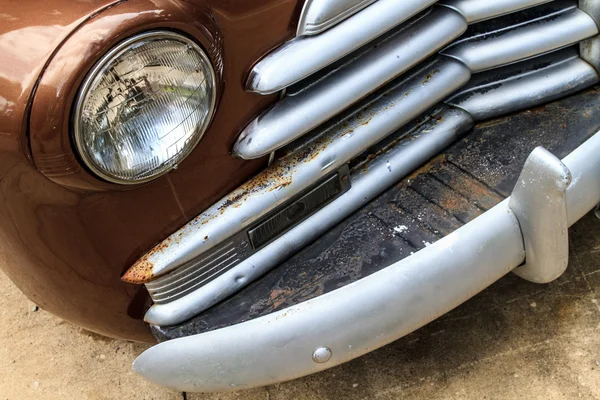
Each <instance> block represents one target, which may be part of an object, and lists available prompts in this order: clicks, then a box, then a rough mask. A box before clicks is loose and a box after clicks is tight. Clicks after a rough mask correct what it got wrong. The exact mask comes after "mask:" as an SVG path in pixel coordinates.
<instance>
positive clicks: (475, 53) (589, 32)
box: [442, 7, 598, 72]
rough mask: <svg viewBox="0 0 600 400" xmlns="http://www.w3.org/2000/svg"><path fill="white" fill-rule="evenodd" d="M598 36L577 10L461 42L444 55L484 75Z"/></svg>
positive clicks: (571, 9) (590, 22)
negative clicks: (491, 70) (486, 72)
mask: <svg viewBox="0 0 600 400" xmlns="http://www.w3.org/2000/svg"><path fill="white" fill-rule="evenodd" d="M597 34H598V27H597V26H596V23H595V22H594V20H593V19H592V18H591V17H590V16H589V15H588V14H586V13H585V12H583V11H581V10H579V9H578V8H577V7H573V8H570V9H566V10H563V11H560V12H558V13H555V14H552V15H549V16H546V17H544V18H541V19H539V20H534V21H529V22H527V23H525V24H522V25H519V26H516V27H510V28H505V29H501V30H499V31H495V32H490V33H486V34H484V35H482V36H477V37H474V38H470V39H466V40H464V41H459V42H457V43H455V44H453V45H452V46H450V47H449V48H447V49H445V50H444V51H442V54H444V55H446V56H449V57H454V58H456V59H458V60H461V61H462V62H464V63H465V64H466V65H468V66H469V68H470V69H471V71H473V72H481V71H485V70H488V69H491V68H496V67H498V66H501V65H506V64H510V63H513V62H515V61H519V60H524V59H526V58H531V57H534V56H536V55H540V54H544V53H547V52H549V51H552V50H556V49H560V48H562V47H566V46H568V45H571V44H574V43H578V42H580V41H582V40H584V39H587V38H590V37H592V36H595V35H597Z"/></svg>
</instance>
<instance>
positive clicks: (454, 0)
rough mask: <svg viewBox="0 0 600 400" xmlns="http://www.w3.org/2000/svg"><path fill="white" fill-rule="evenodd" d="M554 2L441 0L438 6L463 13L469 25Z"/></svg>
mask: <svg viewBox="0 0 600 400" xmlns="http://www.w3.org/2000/svg"><path fill="white" fill-rule="evenodd" d="M551 1H552V0H494V1H473V0H441V1H439V2H438V3H437V4H439V5H441V6H445V7H450V8H452V9H454V10H456V11H458V12H459V13H461V14H462V15H463V16H464V17H465V19H466V20H467V22H468V23H469V24H473V23H476V22H481V21H485V20H486V19H491V18H495V17H498V16H500V15H505V14H510V13H513V12H517V11H521V10H524V9H526V8H530V7H534V6H537V5H540V4H543V3H549V2H551Z"/></svg>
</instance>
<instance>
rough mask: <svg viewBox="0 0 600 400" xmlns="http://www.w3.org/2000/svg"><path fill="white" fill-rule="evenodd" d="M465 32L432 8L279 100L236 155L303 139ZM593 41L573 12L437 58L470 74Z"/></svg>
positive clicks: (254, 154) (458, 19)
mask: <svg viewBox="0 0 600 400" xmlns="http://www.w3.org/2000/svg"><path fill="white" fill-rule="evenodd" d="M469 1H473V0H469ZM469 1H466V0H465V1H464V2H463V3H465V4H468V3H469ZM477 3H481V2H479V1H477ZM513 3H514V2H513ZM522 5H525V3H523V4H522ZM500 11H502V12H505V11H506V9H501V10H499V12H500ZM466 27H467V25H466V21H465V20H464V17H463V16H462V15H460V14H458V13H456V12H455V11H453V9H451V8H446V7H438V8H434V10H433V11H432V12H431V13H430V14H429V15H426V16H424V17H422V18H421V19H420V20H419V21H417V22H415V23H413V24H411V25H409V26H408V27H406V29H405V30H404V31H403V32H401V33H400V34H398V35H397V36H395V37H393V38H391V39H389V40H387V41H385V42H384V43H383V44H381V45H379V46H377V47H376V48H374V49H373V50H372V51H369V52H366V53H364V54H363V55H361V56H360V57H359V58H357V59H355V60H353V61H352V62H350V63H349V64H347V65H345V66H343V67H341V68H340V69H338V70H337V71H334V72H332V73H330V74H329V75H327V76H326V78H324V79H321V80H320V81H318V82H316V83H314V84H313V85H312V86H309V87H308V88H307V89H305V90H304V91H301V92H299V93H297V94H295V95H294V96H288V97H284V98H282V99H281V100H280V101H279V102H277V103H276V104H275V105H274V106H273V107H272V108H270V109H269V110H267V111H265V112H264V113H262V114H261V115H260V116H258V117H257V118H256V119H254V120H253V121H252V122H250V124H249V125H248V126H247V127H246V128H245V129H244V130H243V131H242V133H241V134H240V136H239V137H238V139H237V141H236V143H235V145H234V148H233V153H234V155H236V156H237V157H240V158H243V159H254V158H259V157H262V156H265V155H267V154H269V153H271V152H273V151H274V150H277V149H279V148H281V147H283V146H285V145H286V144H288V143H290V142H292V141H294V140H296V139H297V138H299V137H301V136H303V135H305V134H307V133H308V132H310V131H311V130H312V129H314V128H316V127H318V126H319V125H321V124H322V123H324V122H325V121H327V120H329V119H330V118H333V117H334V116H336V115H337V114H339V113H340V112H341V111H342V110H344V109H345V108H347V107H349V106H350V105H351V104H353V103H354V102H357V101H359V100H360V99H361V98H363V97H364V96H366V95H368V94H369V93H370V92H372V91H374V90H376V89H378V88H379V87H380V86H382V85H384V84H385V83H386V82H388V81H389V80H391V79H393V78H394V76H397V75H400V74H402V73H403V72H405V71H406V70H407V69H409V68H410V67H411V66H413V65H415V64H416V63H417V62H419V61H420V60H423V59H425V58H427V57H428V56H430V55H431V54H432V53H434V52H435V51H437V50H438V49H439V48H441V47H443V46H444V45H446V44H447V43H449V42H450V41H452V40H454V39H455V38H456V37H458V36H459V35H460V34H461V33H462V32H463V31H464V30H465V29H466ZM597 33H598V28H597V26H596V24H595V23H594V21H593V19H592V18H591V17H590V16H589V15H587V14H586V13H585V12H583V11H581V10H579V9H578V8H577V7H575V6H574V7H571V8H567V9H564V10H561V11H560V12H557V13H554V14H551V15H548V16H545V17H544V18H540V19H537V20H533V21H529V22H527V23H524V24H521V25H517V26H510V27H507V28H503V29H501V30H498V31H493V32H489V33H486V34H483V35H480V36H476V37H473V38H469V39H465V40H462V41H458V42H456V43H454V44H452V45H451V46H450V47H448V48H446V49H445V50H443V51H442V52H441V54H442V55H444V56H448V57H452V58H455V59H457V60H459V61H460V62H462V63H464V64H465V65H467V66H468V67H469V68H470V69H471V71H472V72H474V73H475V72H481V71H484V70H488V69H491V68H496V67H500V66H502V65H506V64H510V63H514V62H516V61H520V60H524V59H528V58H531V57H534V56H537V55H540V54H544V53H547V52H549V51H553V50H557V49H560V48H562V47H565V46H568V45H570V44H574V43H577V42H579V41H581V40H584V39H586V38H589V37H592V36H594V35H596V34H597ZM308 116H310V117H308Z"/></svg>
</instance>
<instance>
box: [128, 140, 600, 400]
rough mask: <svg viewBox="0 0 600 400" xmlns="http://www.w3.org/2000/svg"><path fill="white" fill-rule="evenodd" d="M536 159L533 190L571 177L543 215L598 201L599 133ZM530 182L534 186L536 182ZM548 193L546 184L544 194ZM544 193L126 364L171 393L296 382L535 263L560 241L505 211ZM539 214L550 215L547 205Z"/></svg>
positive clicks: (567, 219)
mask: <svg viewBox="0 0 600 400" xmlns="http://www.w3.org/2000/svg"><path fill="white" fill-rule="evenodd" d="M543 153H544V152H543V151H541V150H536V151H535V152H534V154H533V155H532V157H530V159H529V160H528V162H527V164H526V167H525V170H524V175H523V176H528V177H529V178H531V177H532V176H533V177H535V176H539V178H540V182H538V183H547V182H548V179H549V176H550V177H551V176H552V174H553V173H557V172H558V173H559V174H560V171H567V170H566V169H564V168H563V167H566V168H567V169H568V171H569V172H570V174H571V177H572V179H569V178H570V177H569V176H566V175H565V176H557V178H556V179H557V184H556V185H554V187H553V188H552V189H544V190H558V191H559V192H553V193H551V194H552V196H550V197H551V198H558V199H560V198H563V199H566V201H565V202H564V204H563V208H564V209H565V210H566V212H565V213H562V214H561V213H560V212H557V213H556V214H552V215H550V214H548V215H547V217H552V218H559V219H560V218H562V220H563V221H562V222H563V223H564V225H565V226H570V225H572V224H574V223H575V222H576V221H578V220H579V219H580V218H581V217H582V216H584V215H585V214H586V213H587V212H589V211H590V210H591V209H593V207H594V206H595V205H596V204H597V203H598V202H600V157H599V156H598V155H599V154H600V133H597V134H596V135H594V136H593V137H592V138H590V139H589V140H588V141H587V142H585V143H584V144H583V145H581V146H580V147H579V148H578V149H576V150H575V151H574V152H573V153H571V154H570V155H569V156H567V157H566V158H565V159H564V160H563V163H564V166H563V164H561V163H560V162H559V161H558V160H557V159H555V158H554V157H552V156H550V155H548V154H547V153H546V154H543ZM540 160H541V161H540ZM536 171H537V174H538V175H536ZM563 175H564V174H563ZM529 181H530V182H531V184H532V185H536V179H529ZM569 181H570V184H569V185H568V187H567V188H566V194H565V193H564V189H565V187H566V184H567V183H569ZM560 182H562V183H560ZM549 186H553V185H545V186H544V187H545V188H546V187H549ZM561 188H562V189H561ZM544 190H541V189H540V190H534V191H531V190H529V191H527V190H523V188H521V189H520V193H519V195H516V193H515V196H513V197H511V198H510V199H508V200H506V201H504V202H502V203H501V204H499V205H498V206H496V207H494V208H493V209H491V210H490V211H488V212H486V213H485V214H483V215H482V216H480V217H479V218H477V219H475V220H474V221H472V222H471V223H469V224H467V225H465V226H463V227H462V228H460V229H458V230H456V231H455V232H454V233H452V234H450V235H448V236H446V237H445V238H443V239H441V240H439V241H438V242H436V243H434V244H433V245H431V246H429V247H427V248H425V249H423V250H421V251H419V252H418V253H416V254H414V255H413V256H411V257H408V258H406V259H404V260H402V261H400V262H398V263H396V264H393V265H391V266H390V267H388V268H386V269H384V270H382V271H379V272H377V273H375V274H373V275H371V276H369V277H367V278H365V279H362V280H360V281H357V282H355V283H353V284H350V285H348V286H345V287H343V288H341V289H338V290H336V291H334V292H331V293H328V294H326V295H324V296H320V297H317V298H315V299H312V300H309V301H307V302H304V303H301V304H299V305H297V306H294V307H291V308H288V309H285V310H283V311H280V312H276V313H273V314H270V315H267V316H264V317H261V318H257V319H254V320H251V321H248V322H245V323H241V324H238V325H233V326H230V327H227V328H223V329H219V330H216V331H212V332H208V333H204V334H200V335H195V336H189V337H186V338H181V339H175V340H171V341H168V342H164V343H161V344H159V345H157V346H154V347H152V348H151V349H149V350H147V351H146V352H144V353H143V354H142V355H141V356H140V357H139V358H138V359H137V360H136V361H135V362H134V364H133V369H134V370H135V371H136V372H138V373H139V374H141V375H142V376H144V377H145V378H147V379H148V380H150V381H152V382H155V383H158V384H161V385H164V386H168V387H171V388H174V389H177V390H182V391H203V392H210V391H227V390H238V389H246V388H251V387H256V386H262V385H268V384H273V383H277V382H281V381H286V380H290V379H294V378H298V377H301V376H305V375H308V374H312V373H315V372H318V371H321V370H324V369H327V368H331V367H333V366H335V365H339V364H341V363H344V362H347V361H349V360H351V359H353V358H356V357H359V356H361V355H363V354H366V353H368V352H370V351H373V350H375V349H377V348H379V347H381V346H384V345H386V344H388V343H390V342H392V341H394V340H397V339H398V338H400V337H402V336H404V335H406V334H408V333H410V332H412V331H414V330H415V329H418V328H420V327H421V326H423V325H425V324H427V323H428V322H430V321H432V320H434V319H435V318H437V317H439V316H441V315H443V314H444V313H446V312H448V311H450V310H451V309H453V308H455V307H456V306H458V305H459V304H461V303H463V302H464V301H466V300H467V299H469V298H470V297H472V296H473V295H475V294H476V293H478V292H480V291H481V290H483V289H484V288H486V287H487V286H489V285H491V284H492V283H493V282H495V281H496V280H498V279H499V278H501V277H502V276H503V275H505V274H507V273H508V272H510V271H512V270H513V269H515V268H517V267H519V266H520V265H521V264H522V263H523V261H524V260H525V256H526V251H525V249H527V251H529V250H530V249H532V251H533V250H535V251H536V252H538V253H537V254H536V259H537V260H540V259H543V254H539V251H544V249H549V247H548V246H549V243H552V242H553V241H552V240H541V241H540V240H538V239H540V235H542V234H547V235H554V236H555V237H554V238H555V239H556V240H558V241H560V240H562V239H561V237H560V235H561V232H554V231H552V230H551V229H547V226H548V225H544V226H545V227H546V229H547V230H546V231H541V230H540V229H539V227H536V226H535V223H532V221H535V220H539V219H538V218H539V211H536V212H537V213H538V214H536V216H535V218H532V219H531V220H530V221H527V223H528V224H529V226H528V228H527V229H524V230H523V231H522V230H521V226H522V225H524V222H525V219H527V214H526V213H527V211H526V210H527V207H526V206H524V207H518V211H515V212H513V210H516V208H515V201H519V202H522V203H527V202H529V201H531V203H532V204H540V202H539V200H540V199H541V198H543V197H544V196H546V194H547V193H545V191H544ZM560 190H563V194H562V195H561V194H560ZM528 196H536V197H535V198H530V197H528ZM537 196H541V197H537ZM547 210H549V211H548V212H555V211H556V207H548V208H547ZM552 210H554V211H552ZM547 219H548V218H546V220H547ZM541 220H544V218H542V219H541ZM559 222H560V221H559ZM557 226H560V224H557ZM562 234H563V235H564V232H562ZM527 262H528V264H527V265H526V267H533V268H534V269H535V267H536V265H530V262H531V260H530V259H529V258H528V260H527ZM257 366H259V367H257Z"/></svg>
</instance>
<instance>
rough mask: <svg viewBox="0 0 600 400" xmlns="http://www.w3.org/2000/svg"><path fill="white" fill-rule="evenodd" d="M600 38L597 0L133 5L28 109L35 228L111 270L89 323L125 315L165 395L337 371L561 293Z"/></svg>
mask: <svg viewBox="0 0 600 400" xmlns="http://www.w3.org/2000/svg"><path fill="white" fill-rule="evenodd" d="M598 23H600V4H599V3H598V2H597V1H592V0H581V1H579V2H577V1H574V0H554V1H549V0H496V1H494V2H492V3H490V2H487V1H483V0H440V1H435V0H406V1H398V0H321V1H318V0H312V1H311V0H306V1H304V0H281V1H276V0H255V1H248V2H245V1H244V2H242V1H239V2H236V1H233V2H218V1H214V2H213V1H200V0H198V1H191V0H188V1H178V0H168V1H167V0H165V1H163V2H146V1H143V0H129V1H125V2H119V3H114V4H112V5H111V6H107V7H105V8H104V9H102V10H101V11H98V13H97V15H94V16H92V17H90V18H89V19H88V20H86V21H85V22H82V23H81V24H80V25H79V26H78V28H77V29H75V30H74V31H73V33H72V34H70V36H68V37H66V38H65V39H64V42H63V43H61V45H60V46H59V47H58V49H57V50H56V52H55V53H54V54H53V55H52V56H51V57H50V58H49V59H48V62H47V65H46V66H45V67H44V70H43V72H42V73H41V75H40V76H41V77H40V79H39V82H38V83H37V84H36V86H35V91H34V92H33V91H32V93H33V94H32V100H31V105H30V113H29V114H28V115H29V117H28V131H27V132H28V143H29V148H27V149H25V151H26V152H30V153H31V159H32V163H33V166H34V167H35V168H36V169H37V170H38V171H39V173H38V175H36V176H40V177H42V176H43V178H44V179H47V180H49V181H48V183H46V185H48V186H50V187H51V188H52V190H55V191H57V193H60V196H59V195H55V197H54V198H55V202H57V203H58V204H59V205H58V206H56V205H55V206H51V207H50V211H51V212H49V213H44V214H42V215H41V217H40V220H41V221H42V222H41V224H42V225H44V224H47V226H54V229H55V230H58V231H59V233H58V234H57V237H58V238H59V239H58V240H57V242H58V245H57V246H56V247H54V248H52V250H53V251H54V254H58V255H60V254H63V253H64V252H65V250H64V249H63V248H62V247H61V246H64V245H65V244H67V243H70V244H73V245H76V244H77V243H78V241H80V242H81V243H84V244H86V245H90V246H92V247H93V257H92V256H90V255H86V254H83V252H84V251H85V248H83V249H82V250H81V252H78V251H73V250H72V249H70V250H69V251H67V254H76V256H73V258H72V261H76V262H77V263H81V262H84V263H86V262H87V263H88V265H90V263H91V264H92V265H97V266H98V267H99V268H102V269H103V270H104V271H110V272H104V274H105V275H104V277H105V278H106V279H109V277H110V283H105V288H104V289H102V288H97V286H102V285H100V284H99V282H97V281H96V280H95V279H96V278H91V279H92V280H93V281H92V283H91V287H92V289H91V292H90V294H89V298H94V299H95V300H96V301H98V302H99V303H98V304H101V302H102V301H104V299H105V296H106V295H107V293H109V291H108V290H106V288H114V291H120V290H123V291H124V292H127V295H126V296H121V300H120V304H119V305H117V306H116V307H117V308H119V310H118V311H116V312H115V313H113V314H116V315H123V314H126V315H127V317H126V318H125V317H123V318H122V319H127V318H129V319H131V320H132V321H133V320H135V324H141V323H142V322H141V319H142V318H143V320H144V321H145V323H147V324H149V325H150V327H151V331H152V333H153V334H154V337H155V338H156V339H157V340H158V341H160V342H161V343H160V344H158V345H156V346H154V347H152V348H150V349H149V350H147V351H146V352H144V353H143V354H142V355H140V357H139V358H138V359H137V360H136V361H135V362H134V364H133V368H134V370H135V371H137V372H138V373H140V374H141V375H142V376H144V377H145V378H147V379H149V380H151V381H153V382H156V383H159V384H161V385H165V386H168V387H171V388H174V389H177V390H182V391H226V390H238V389H245V388H251V387H256V386H261V385H268V384H273V383H277V382H281V381H285V380H290V379H294V378H298V377H301V376H305V375H308V374H311V373H315V372H318V371H321V370H324V369H327V368H331V367H333V366H335V365H339V364H341V363H344V362H346V361H349V360H351V359H353V358H356V357H359V356H361V355H363V354H365V353H368V352H370V351H372V350H374V349H377V348H379V347H381V346H384V345H385V344H387V343H390V342H391V341H394V340H396V339H398V338H400V337H402V336H404V335H406V334H408V333H410V332H412V331H414V330H415V329H418V328H420V327H421V326H423V325H425V324H427V323H428V322H430V321H432V320H434V319H435V318H437V317H439V316H441V315H443V314H444V313H446V312H448V311H450V310H451V309H453V308H455V307H456V306H458V305H459V304H461V303H463V302H464V301H466V300H468V299H469V298H471V297H472V296H474V295H475V294H477V293H479V292H480V291H482V290H483V289H485V288H486V287H488V286H489V285H491V284H492V283H494V282H495V281H497V280H498V279H500V278H501V277H502V276H504V275H506V274H508V273H509V272H511V271H512V272H514V273H516V274H518V275H519V276H521V277H523V278H524V279H527V280H529V281H533V282H537V283H548V282H551V281H553V280H555V279H556V278H558V277H559V276H560V275H561V274H562V273H563V272H564V271H565V269H566V268H567V264H568V257H569V250H568V228H569V227H570V226H571V225H573V224H574V223H575V222H577V221H578V220H579V219H580V218H582V217H583V216H584V215H585V214H586V213H588V212H589V211H590V210H592V209H593V208H594V207H595V206H596V205H597V204H598V203H600V133H597V132H598V131H599V129H600V102H599V101H598V93H597V89H596V88H595V85H597V84H598V83H599V82H600V75H599V72H600V36H599V32H600V31H599V28H598ZM65 71H68V72H67V73H65ZM39 196H40V198H41V199H42V200H43V199H44V198H45V196H47V195H46V194H44V193H42V194H40V195H39ZM69 196H70V197H69ZM66 199H69V200H70V201H71V203H72V204H70V205H69V206H67V205H66V204H64V201H66ZM40 207H41V206H40ZM57 208H58V209H62V208H66V209H68V210H70V211H71V212H72V214H69V215H67V216H61V215H60V213H58V214H57V213H56V212H54V211H53V210H56V209H57ZM42 209H43V207H42ZM90 213H93V218H92V217H90ZM11 221H12V222H13V223H14V222H15V221H14V219H13V220H11ZM61 221H64V223H63V222H61ZM16 223H18V221H16ZM79 223H81V224H82V226H83V227H84V228H83V229H79V230H78V229H76V230H74V231H72V230H71V227H70V225H69V224H71V225H73V226H76V227H78V226H79ZM52 224H53V225H52ZM60 224H64V225H60ZM35 235H36V234H31V235H30V236H32V237H35ZM22 238H23V236H21V239H22ZM25 238H26V237H25ZM60 238H71V239H69V240H71V242H68V241H66V239H64V240H62V241H61V240H60ZM61 252H62V253H61ZM80 253H81V254H80ZM72 261H71V262H66V266H61V267H60V268H59V269H60V270H65V271H66V270H67V269H68V268H71V269H73V270H76V271H77V270H79V269H80V268H85V267H81V266H80V265H79V264H77V265H75V264H74V263H73V262H72ZM48 262H49V261H46V263H48ZM54 264H56V262H54ZM36 268H38V267H34V266H32V267H31V271H35V270H36ZM8 270H9V272H10V271H11V267H10V266H9V267H8ZM117 271H119V273H118V276H117V279H118V280H119V279H120V282H118V283H116V282H115V281H114V279H115V275H116V273H117ZM88 272H90V273H92V271H91V270H90V271H88ZM48 274H52V272H51V271H50V272H48ZM98 274H103V273H102V272H98ZM10 275H11V277H12V278H13V279H14V280H15V281H17V283H21V284H20V285H19V286H25V287H27V286H28V285H30V284H29V283H28V281H27V278H26V277H23V276H18V274H17V273H16V269H15V268H13V270H12V273H10ZM53 279H56V277H54V278H53ZM76 283H77V282H70V284H71V285H73V284H76ZM44 285H47V284H46V283H39V284H38V286H37V287H36V286H35V285H33V287H35V288H37V289H35V288H34V289H35V290H32V291H33V293H34V295H33V297H36V296H35V294H36V293H39V292H40V290H41V289H39V287H43V286H44ZM59 286H60V285H59ZM45 290H46V291H47V289H45ZM111 290H113V289H111ZM32 291H30V293H29V294H30V297H31V292H32ZM25 292H26V293H27V292H28V291H27V290H25ZM52 298H53V299H56V298H58V299H59V300H60V301H64V297H61V296H60V295H59V296H56V295H53V297H52ZM79 298H81V299H86V294H81V295H79ZM87 300H89V299H87ZM57 301H58V300H57ZM124 303H127V304H126V310H123V304H124ZM48 308H49V309H51V310H52V308H53V307H52V304H50V306H49V307H48ZM55 309H56V312H57V313H58V314H59V315H60V314H61V310H64V309H69V307H62V308H61V307H55ZM69 312H70V311H69ZM63 314H64V312H63ZM113 314H110V312H107V313H106V315H107V316H108V315H113ZM105 318H106V317H105ZM67 319H71V320H73V321H74V322H75V323H79V324H82V325H84V326H91V327H92V328H91V329H94V328H95V329H96V330H100V331H105V332H107V333H108V334H112V335H113V336H115V333H114V332H111V331H110V329H104V328H103V327H102V326H96V325H95V324H94V323H93V321H92V320H93V316H92V317H91V318H90V319H89V320H86V319H85V318H84V317H77V318H73V317H71V318H68V316H67ZM131 323H132V324H133V322H131ZM128 324H129V323H125V322H123V326H129V325H128ZM136 326H137V325H136ZM136 329H137V328H136ZM140 335H141V334H140ZM117 336H119V335H117ZM121 336H123V335H121ZM134 336H136V335H129V337H130V338H134Z"/></svg>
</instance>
